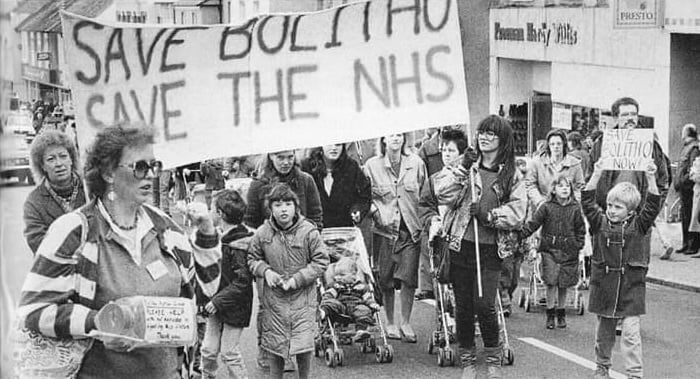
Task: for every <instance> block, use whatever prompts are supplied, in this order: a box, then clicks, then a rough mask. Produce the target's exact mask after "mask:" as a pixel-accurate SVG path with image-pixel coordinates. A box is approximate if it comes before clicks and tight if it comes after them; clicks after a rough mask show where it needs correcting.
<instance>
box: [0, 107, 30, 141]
mask: <svg viewBox="0 0 700 379" xmlns="http://www.w3.org/2000/svg"><path fill="white" fill-rule="evenodd" d="M2 131H3V135H5V136H7V135H10V134H18V135H23V136H24V137H25V138H26V139H27V142H29V143H31V141H32V140H33V139H34V137H35V136H36V131H35V130H34V125H33V123H32V115H31V113H28V112H12V113H11V114H9V115H8V116H7V120H5V125H4V126H3V129H2Z"/></svg>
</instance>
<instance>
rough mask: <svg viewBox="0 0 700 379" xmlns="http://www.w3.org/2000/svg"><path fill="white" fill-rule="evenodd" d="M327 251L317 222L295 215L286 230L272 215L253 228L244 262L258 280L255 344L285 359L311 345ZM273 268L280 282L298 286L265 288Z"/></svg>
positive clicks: (315, 328) (302, 351)
mask: <svg viewBox="0 0 700 379" xmlns="http://www.w3.org/2000/svg"><path fill="white" fill-rule="evenodd" d="M328 261H329V259H328V254H327V252H326V249H325V245H324V244H323V240H322V239H321V233H320V232H319V231H318V229H317V228H316V226H315V225H314V224H313V223H311V222H310V221H308V220H306V219H305V218H304V217H303V216H301V215H298V216H297V218H296V222H295V223H294V224H293V225H292V226H291V227H289V229H287V230H281V229H280V228H279V227H278V226H277V224H276V223H275V222H274V221H272V219H271V218H270V219H267V220H265V223H263V225H261V226H260V228H258V230H257V231H256V232H255V234H254V235H253V239H252V240H251V242H250V250H249V251H248V266H249V267H250V271H251V272H252V273H253V275H255V277H257V278H259V279H258V280H262V281H263V286H262V296H260V299H261V301H262V313H261V314H259V315H258V317H261V318H262V322H261V327H262V331H261V333H260V335H261V341H260V346H261V347H262V348H263V349H265V350H267V351H268V352H270V353H272V354H275V355H277V356H280V357H284V358H289V356H291V355H295V354H301V353H305V352H309V351H312V350H313V349H314V337H315V335H316V332H317V329H318V328H317V324H316V309H317V308H318V296H317V293H316V279H317V278H319V277H321V276H322V275H323V272H324V271H325V270H326V268H327V267H328ZM267 270H274V271H275V272H277V273H278V274H280V275H281V276H282V277H283V278H284V279H285V280H286V279H288V278H294V280H295V281H296V283H297V288H296V289H293V290H288V291H284V290H283V289H282V288H281V286H277V287H275V288H272V287H270V286H269V285H268V284H267V281H265V279H264V278H265V271H267Z"/></svg>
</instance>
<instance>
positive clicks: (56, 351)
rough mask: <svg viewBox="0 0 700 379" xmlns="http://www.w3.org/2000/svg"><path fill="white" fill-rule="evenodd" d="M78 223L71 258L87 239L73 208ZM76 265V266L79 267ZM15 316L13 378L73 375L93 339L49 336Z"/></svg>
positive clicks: (79, 251)
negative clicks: (78, 234)
mask: <svg viewBox="0 0 700 379" xmlns="http://www.w3.org/2000/svg"><path fill="white" fill-rule="evenodd" d="M77 213H78V214H79V215H80V219H81V222H82V227H83V228H82V235H81V237H80V246H79V247H78V249H77V250H76V251H75V253H74V255H73V256H74V257H77V256H79V255H80V254H81V253H82V250H83V247H84V245H85V241H86V239H87V230H88V224H87V218H86V217H85V215H84V214H83V212H81V211H79V210H78V211H77ZM79 267H80V265H78V269H79ZM22 320H23V318H21V317H18V318H17V319H16V320H15V322H14V323H13V329H12V330H11V331H10V333H11V334H12V337H11V341H12V343H13V354H12V357H13V365H14V372H15V377H17V378H22V379H24V378H32V379H33V378H42V379H43V378H56V379H58V378H75V377H76V376H77V374H78V371H80V365H81V363H82V361H83V358H84V357H85V354H86V353H87V352H88V350H89V349H90V347H92V344H93V342H94V339H92V338H84V339H74V338H53V337H48V336H44V335H42V334H41V333H37V332H35V331H31V330H29V329H27V328H25V327H24V326H23V325H22V324H23V322H22Z"/></svg>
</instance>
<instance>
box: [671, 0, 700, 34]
mask: <svg viewBox="0 0 700 379" xmlns="http://www.w3.org/2000/svg"><path fill="white" fill-rule="evenodd" d="M664 29H666V30H668V31H669V32H678V33H700V1H698V0H666V2H665V9H664Z"/></svg>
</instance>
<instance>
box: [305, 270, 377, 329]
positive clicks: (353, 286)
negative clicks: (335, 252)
mask: <svg viewBox="0 0 700 379" xmlns="http://www.w3.org/2000/svg"><path fill="white" fill-rule="evenodd" d="M324 280H325V283H326V287H325V288H326V289H325V291H324V292H323V293H322V295H321V304H320V306H319V316H320V318H321V319H322V320H323V319H325V318H326V317H330V319H331V320H332V321H334V322H339V323H355V331H356V332H355V336H354V337H353V342H359V341H364V340H365V339H367V338H369V337H370V336H371V334H370V333H369V331H368V330H367V329H368V328H369V327H370V326H372V325H374V313H375V312H377V311H378V310H379V304H378V303H377V302H376V300H375V299H374V293H373V292H372V291H371V287H370V285H369V284H368V283H367V281H366V280H365V276H364V273H363V272H362V271H361V270H359V268H358V265H357V262H356V260H355V259H354V257H347V256H345V257H341V258H340V259H339V260H338V261H337V262H335V263H332V264H331V265H329V267H328V269H327V270H326V273H325V275H324Z"/></svg>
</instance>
